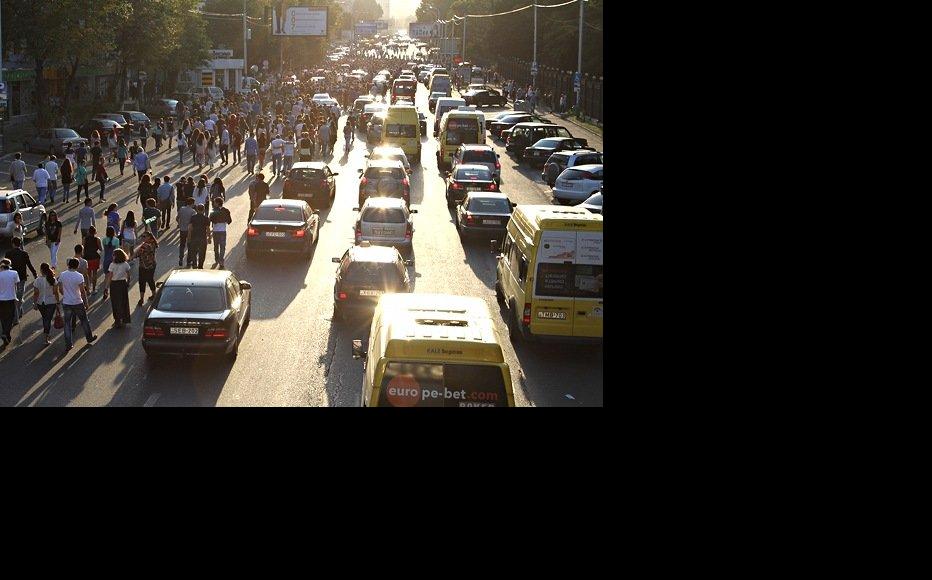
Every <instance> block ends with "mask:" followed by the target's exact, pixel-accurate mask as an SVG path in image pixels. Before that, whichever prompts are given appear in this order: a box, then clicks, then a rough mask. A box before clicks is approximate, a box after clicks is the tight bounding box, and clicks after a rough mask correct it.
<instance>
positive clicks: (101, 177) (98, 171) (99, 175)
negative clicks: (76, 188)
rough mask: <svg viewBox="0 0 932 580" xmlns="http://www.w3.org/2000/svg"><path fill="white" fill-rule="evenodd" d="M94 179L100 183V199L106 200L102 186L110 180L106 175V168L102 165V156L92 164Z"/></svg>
mask: <svg viewBox="0 0 932 580" xmlns="http://www.w3.org/2000/svg"><path fill="white" fill-rule="evenodd" d="M94 181H96V182H97V183H99V184H100V201H107V199H106V198H105V197H104V188H105V187H106V185H107V182H108V181H110V176H109V175H107V168H106V167H104V159H103V157H101V158H100V159H98V160H97V165H96V166H94Z"/></svg>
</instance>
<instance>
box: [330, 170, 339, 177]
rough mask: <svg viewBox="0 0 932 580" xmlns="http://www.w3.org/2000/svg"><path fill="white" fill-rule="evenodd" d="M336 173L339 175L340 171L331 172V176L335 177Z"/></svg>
mask: <svg viewBox="0 0 932 580" xmlns="http://www.w3.org/2000/svg"><path fill="white" fill-rule="evenodd" d="M337 175H340V172H339V171H337V172H336V173H333V174H332V175H331V177H336V176H337Z"/></svg>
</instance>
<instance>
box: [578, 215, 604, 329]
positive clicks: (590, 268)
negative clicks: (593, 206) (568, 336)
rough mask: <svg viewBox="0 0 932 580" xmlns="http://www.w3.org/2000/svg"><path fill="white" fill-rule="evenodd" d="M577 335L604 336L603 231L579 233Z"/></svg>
mask: <svg viewBox="0 0 932 580" xmlns="http://www.w3.org/2000/svg"><path fill="white" fill-rule="evenodd" d="M575 294H576V297H575V306H574V316H573V336H582V337H600V336H602V300H603V299H602V232H577V233H576V272H575Z"/></svg>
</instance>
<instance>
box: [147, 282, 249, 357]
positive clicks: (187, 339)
mask: <svg viewBox="0 0 932 580" xmlns="http://www.w3.org/2000/svg"><path fill="white" fill-rule="evenodd" d="M156 287H157V288H156V294H155V298H154V299H153V302H152V308H151V309H150V310H149V312H148V314H146V319H145V324H144V327H143V332H142V348H143V350H145V351H146V355H148V356H150V357H151V356H155V355H160V354H174V355H193V356H198V355H226V356H228V357H229V358H231V359H232V358H236V354H237V352H238V351H239V342H240V337H241V336H242V334H243V330H244V329H245V328H246V325H248V324H249V313H250V310H251V298H252V285H251V284H250V283H249V282H246V281H241V280H238V279H237V278H236V276H235V275H234V274H233V272H230V271H228V270H173V271H172V272H171V273H170V274H169V275H168V279H167V280H165V282H159V283H158V284H156Z"/></svg>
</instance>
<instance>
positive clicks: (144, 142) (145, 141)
mask: <svg viewBox="0 0 932 580" xmlns="http://www.w3.org/2000/svg"><path fill="white" fill-rule="evenodd" d="M139 141H140V143H141V146H142V150H143V152H145V150H146V148H147V147H148V146H149V128H148V127H146V125H145V123H143V124H142V126H141V127H139Z"/></svg>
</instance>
